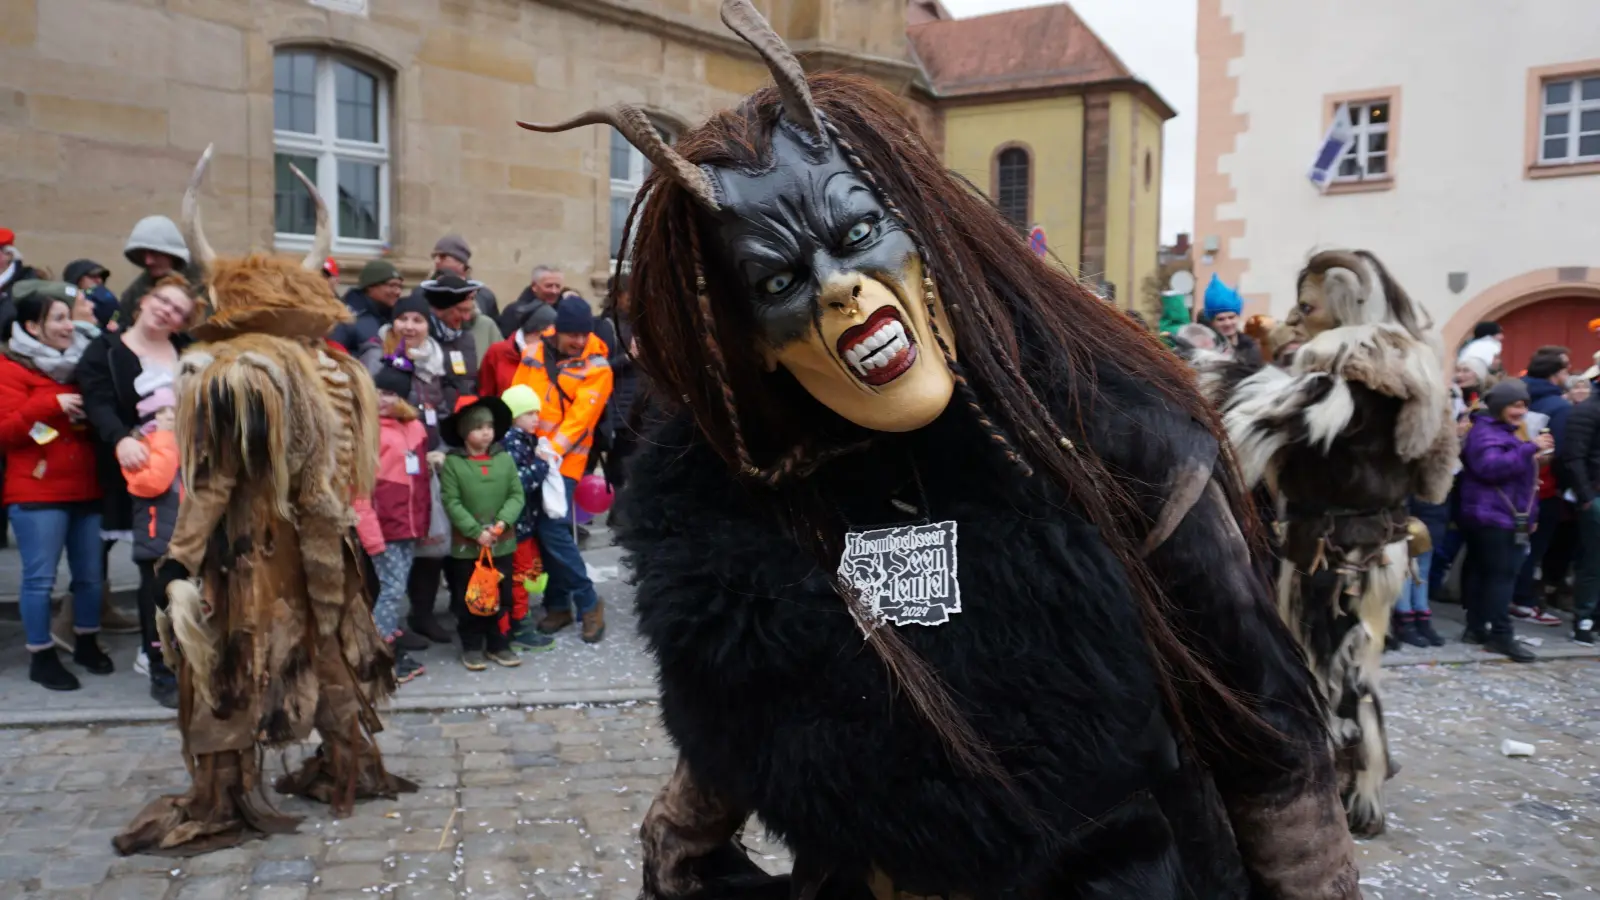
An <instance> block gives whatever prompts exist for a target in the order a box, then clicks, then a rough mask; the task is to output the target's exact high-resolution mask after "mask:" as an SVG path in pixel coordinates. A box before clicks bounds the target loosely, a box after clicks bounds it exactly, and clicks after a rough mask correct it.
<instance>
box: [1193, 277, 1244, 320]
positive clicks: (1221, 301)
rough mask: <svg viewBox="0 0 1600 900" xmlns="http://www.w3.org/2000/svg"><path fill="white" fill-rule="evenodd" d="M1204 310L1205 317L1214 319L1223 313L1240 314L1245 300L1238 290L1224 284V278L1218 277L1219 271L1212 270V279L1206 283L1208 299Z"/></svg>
mask: <svg viewBox="0 0 1600 900" xmlns="http://www.w3.org/2000/svg"><path fill="white" fill-rule="evenodd" d="M1203 310H1204V313H1205V317H1206V318H1208V319H1214V318H1216V317H1217V316H1220V315H1222V314H1223V313H1233V314H1234V315H1238V314H1239V313H1241V312H1243V311H1244V300H1243V299H1241V298H1240V297H1239V292H1238V291H1236V290H1234V289H1233V288H1231V287H1228V286H1227V285H1226V284H1223V283H1222V279H1221V278H1218V277H1217V273H1215V272H1212V273H1211V281H1210V282H1209V283H1208V284H1206V299H1205V306H1204V308H1203Z"/></svg>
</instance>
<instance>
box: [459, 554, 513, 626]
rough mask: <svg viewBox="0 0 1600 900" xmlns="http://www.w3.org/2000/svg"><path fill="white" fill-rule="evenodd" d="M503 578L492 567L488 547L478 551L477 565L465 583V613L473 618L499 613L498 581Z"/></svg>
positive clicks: (492, 561)
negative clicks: (469, 579) (470, 578)
mask: <svg viewBox="0 0 1600 900" xmlns="http://www.w3.org/2000/svg"><path fill="white" fill-rule="evenodd" d="M502 577H504V576H502V575H501V574H500V570H499V569H497V568H495V567H494V556H493V554H491V553H490V552H489V548H488V547H480V548H479V549H478V565H477V566H476V567H475V568H473V570H472V580H471V581H468V582H467V612H470V613H472V614H473V615H475V616H492V615H496V614H498V613H499V612H500V579H501V578H502Z"/></svg>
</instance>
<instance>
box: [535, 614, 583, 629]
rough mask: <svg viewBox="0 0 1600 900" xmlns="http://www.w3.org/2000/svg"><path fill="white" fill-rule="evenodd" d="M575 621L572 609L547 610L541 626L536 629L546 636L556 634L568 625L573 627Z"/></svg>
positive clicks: (540, 622)
mask: <svg viewBox="0 0 1600 900" xmlns="http://www.w3.org/2000/svg"><path fill="white" fill-rule="evenodd" d="M573 621H574V619H573V616H572V610H571V609H570V608H568V609H547V610H545V611H544V617H543V618H541V619H540V620H539V624H538V625H536V626H535V627H536V628H538V629H539V630H540V631H542V632H544V633H545V634H555V633H556V632H558V631H560V630H561V629H563V628H565V627H567V626H568V625H571V624H572V623H573Z"/></svg>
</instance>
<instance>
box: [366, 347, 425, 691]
mask: <svg viewBox="0 0 1600 900" xmlns="http://www.w3.org/2000/svg"><path fill="white" fill-rule="evenodd" d="M383 363H384V364H383V366H382V367H381V368H379V369H378V371H377V372H376V373H375V374H374V375H373V378H372V380H373V383H374V384H376V385H377V388H378V423H379V431H378V480H377V484H376V485H375V486H374V487H373V489H372V507H373V510H372V511H373V520H374V522H375V523H376V524H377V526H378V528H379V530H380V540H381V541H382V542H383V544H384V549H383V551H382V552H381V553H379V554H378V555H376V556H374V557H373V558H372V562H373V565H374V566H375V567H376V568H377V570H378V585H379V589H378V601H377V603H376V604H374V605H373V608H372V616H373V619H374V621H376V622H377V625H378V633H379V634H381V635H383V636H384V638H385V639H386V640H389V641H393V640H394V639H395V638H396V637H397V636H398V635H399V634H400V598H401V597H403V596H405V593H406V581H407V579H408V578H409V577H410V575H411V561H412V559H413V555H414V554H415V552H416V546H417V541H418V540H419V539H421V538H425V537H427V535H428V521H429V517H430V516H431V515H432V513H433V495H432V492H431V490H430V489H429V484H428V464H427V461H426V456H427V450H428V430H427V428H426V427H425V426H424V425H423V424H422V422H421V418H422V416H421V414H420V413H418V412H417V410H416V408H415V407H413V406H412V405H411V404H409V403H407V402H406V401H405V398H406V397H407V396H408V395H409V394H410V392H411V376H412V373H411V370H410V366H411V360H409V359H406V358H403V357H401V358H386V359H384V361H383ZM394 666H395V679H396V680H397V681H399V682H400V683H401V684H404V683H406V682H407V681H410V680H411V679H413V678H415V677H417V676H418V675H421V674H422V673H423V668H422V664H421V663H419V662H417V661H416V660H415V659H413V658H411V656H410V655H409V654H407V653H406V651H405V649H404V648H401V647H396V648H395V658H394Z"/></svg>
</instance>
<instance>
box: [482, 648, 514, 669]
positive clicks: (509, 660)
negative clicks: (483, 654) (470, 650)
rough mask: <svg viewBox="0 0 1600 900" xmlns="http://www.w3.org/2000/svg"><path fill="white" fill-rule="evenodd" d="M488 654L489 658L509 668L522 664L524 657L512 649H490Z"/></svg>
mask: <svg viewBox="0 0 1600 900" xmlns="http://www.w3.org/2000/svg"><path fill="white" fill-rule="evenodd" d="M487 655H488V657H489V659H491V660H492V661H494V662H495V663H498V664H499V665H502V666H505V667H506V668H508V669H515V668H516V667H517V666H520V665H522V657H520V656H518V655H516V654H515V653H512V652H511V651H510V650H490V651H489V652H488V654H487Z"/></svg>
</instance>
